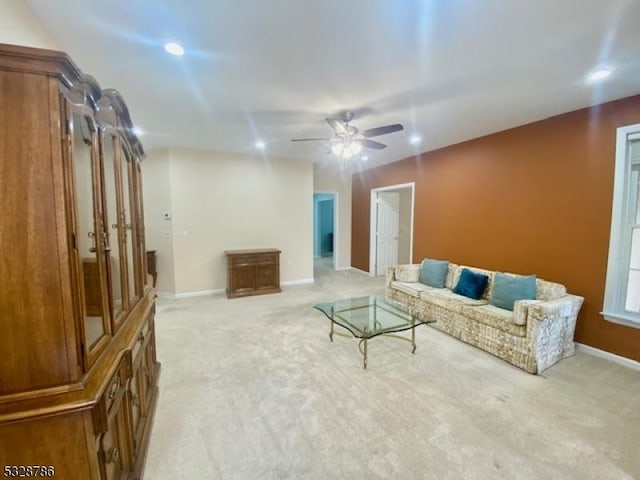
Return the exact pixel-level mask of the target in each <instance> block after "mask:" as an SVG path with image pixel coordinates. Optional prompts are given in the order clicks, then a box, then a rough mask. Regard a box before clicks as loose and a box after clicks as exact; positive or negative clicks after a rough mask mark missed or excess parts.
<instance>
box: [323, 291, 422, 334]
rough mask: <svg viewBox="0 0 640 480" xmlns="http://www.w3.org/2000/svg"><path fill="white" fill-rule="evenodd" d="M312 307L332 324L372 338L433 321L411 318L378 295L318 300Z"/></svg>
mask: <svg viewBox="0 0 640 480" xmlns="http://www.w3.org/2000/svg"><path fill="white" fill-rule="evenodd" d="M313 308H316V309H318V310H320V311H321V312H322V313H324V314H325V315H326V316H327V317H328V318H329V320H331V321H332V322H333V323H335V324H337V325H340V326H341V327H344V328H346V329H347V330H349V331H350V332H351V333H352V334H353V336H354V337H358V338H372V337H375V336H377V335H382V334H385V333H392V332H401V331H403V330H409V329H410V328H415V327H416V326H417V325H422V324H427V323H433V322H432V321H422V320H418V319H416V318H415V317H413V318H412V315H411V313H410V312H408V311H406V310H403V309H400V308H399V307H398V306H396V305H394V304H392V303H390V302H388V301H387V300H386V299H385V298H384V296H381V295H369V296H367V297H358V298H349V299H346V300H337V301H335V302H330V303H319V304H317V305H314V307H313Z"/></svg>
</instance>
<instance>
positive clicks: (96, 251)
mask: <svg viewBox="0 0 640 480" xmlns="http://www.w3.org/2000/svg"><path fill="white" fill-rule="evenodd" d="M67 109H68V122H69V123H68V125H69V132H68V134H69V142H68V145H69V150H68V152H67V154H68V158H69V166H70V183H71V186H72V188H71V191H70V192H69V194H70V200H71V203H72V208H71V211H72V214H73V221H72V222H71V223H72V225H73V226H72V233H71V243H72V247H73V250H74V252H75V262H73V265H72V267H73V268H72V270H73V273H74V276H75V277H76V279H77V286H78V289H79V290H80V292H81V294H80V295H77V296H76V298H77V299H78V303H79V304H78V305H77V308H76V310H77V315H78V317H79V319H80V321H79V331H80V332H81V345H82V347H83V348H82V351H83V352H84V355H83V363H84V367H85V370H87V369H89V367H90V366H91V365H92V364H93V362H94V361H95V360H96V358H97V357H98V355H99V354H100V352H102V350H103V349H104V348H105V347H106V345H107V344H108V342H109V339H110V336H111V325H110V321H109V318H110V306H109V302H108V297H109V294H108V291H109V290H108V288H109V286H108V282H107V280H106V277H105V275H104V272H105V270H106V263H107V262H106V261H108V259H109V251H110V248H109V244H108V238H107V235H106V232H105V230H104V222H103V217H102V197H101V190H100V187H99V185H100V183H101V182H100V164H99V154H98V136H97V128H96V127H95V123H94V120H93V118H92V116H91V114H90V112H87V111H86V109H82V108H77V107H74V106H72V105H71V104H70V103H68V104H67Z"/></svg>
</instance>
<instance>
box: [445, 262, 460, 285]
mask: <svg viewBox="0 0 640 480" xmlns="http://www.w3.org/2000/svg"><path fill="white" fill-rule="evenodd" d="M457 271H458V265H456V264H455V263H451V262H449V270H448V271H447V278H446V280H445V281H444V286H445V287H446V288H448V289H449V290H453V287H455V286H456V283H457V281H458V279H457V277H456V273H457Z"/></svg>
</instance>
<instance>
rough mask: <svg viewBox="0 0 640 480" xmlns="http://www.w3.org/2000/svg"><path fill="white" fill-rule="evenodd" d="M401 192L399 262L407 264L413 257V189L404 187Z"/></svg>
mask: <svg viewBox="0 0 640 480" xmlns="http://www.w3.org/2000/svg"><path fill="white" fill-rule="evenodd" d="M398 193H400V211H399V212H398V213H399V220H400V222H399V225H398V263H399V264H401V265H403V264H407V263H409V261H410V258H411V252H410V250H411V199H412V195H411V189H410V188H403V189H401V190H398Z"/></svg>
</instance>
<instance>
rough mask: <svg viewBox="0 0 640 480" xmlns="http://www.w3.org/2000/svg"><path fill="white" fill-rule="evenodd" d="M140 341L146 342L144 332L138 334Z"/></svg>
mask: <svg viewBox="0 0 640 480" xmlns="http://www.w3.org/2000/svg"><path fill="white" fill-rule="evenodd" d="M138 341H139V342H140V343H144V333H142V332H140V333H139V334H138Z"/></svg>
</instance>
